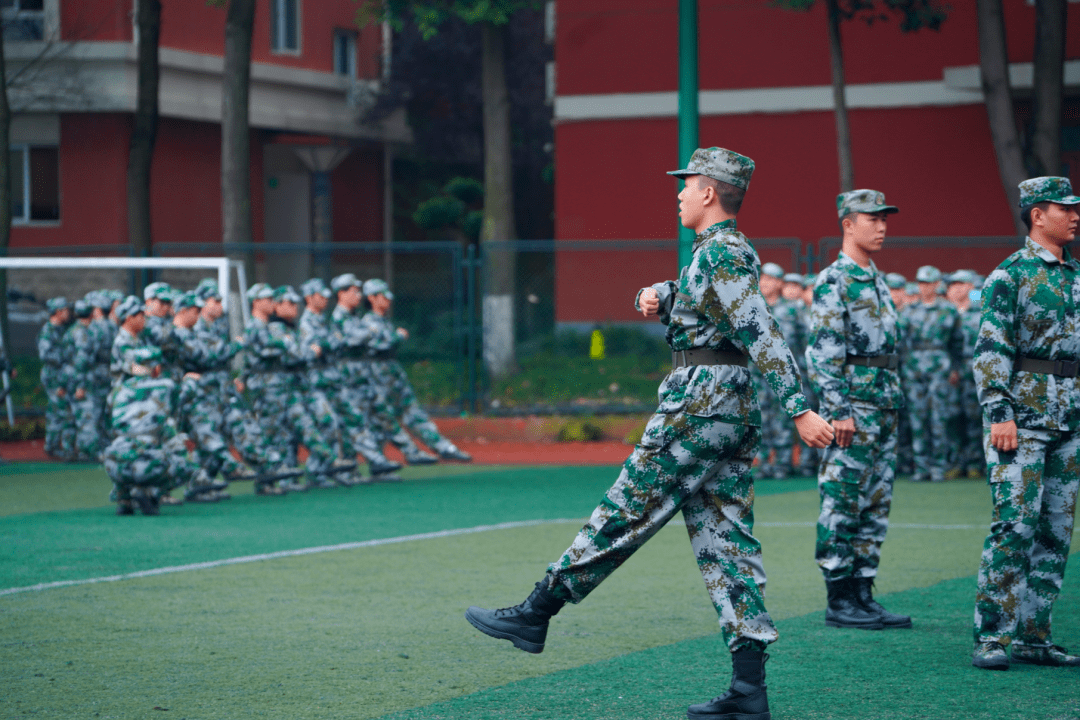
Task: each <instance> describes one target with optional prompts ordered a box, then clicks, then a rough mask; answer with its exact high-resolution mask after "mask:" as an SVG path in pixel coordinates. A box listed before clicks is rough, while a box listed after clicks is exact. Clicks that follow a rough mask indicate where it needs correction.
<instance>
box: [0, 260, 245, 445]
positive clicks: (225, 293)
mask: <svg viewBox="0 0 1080 720" xmlns="http://www.w3.org/2000/svg"><path fill="white" fill-rule="evenodd" d="M0 268H3V269H5V270H87V269H90V268H93V269H100V270H213V271H216V272H217V281H218V289H219V290H220V291H221V304H222V306H223V307H224V310H225V313H226V315H227V316H232V315H233V313H231V312H230V305H231V297H230V296H231V293H230V292H229V289H230V279H231V277H232V273H233V272H235V273H236V288H237V291H238V292H239V294H240V302H239V303H237V304H238V305H239V310H240V313H239V317H240V318H241V319H242V321H243V322H244V323H247V321H248V307H247V304H246V303H245V302H244V301H243V297H244V293H245V292H247V273H246V272H245V270H244V263H243V262H241V261H239V260H230V259H229V258H225V257H177V258H158V257H143V258H107V257H106V258H97V257H19V258H13V257H0ZM230 271H231V272H230ZM0 352H3V353H4V354H5V355H6V354H7V348H5V347H4V346H3V337H2V335H0ZM10 387H11V378H10V376H9V374H8V372H7V371H5V372H4V373H3V388H4V390H5V391H8V395H7V398H6V399H5V402H6V404H7V416H8V422H9V423H10V424H12V425H14V424H15V408H14V405H13V404H12V400H11V393H10Z"/></svg>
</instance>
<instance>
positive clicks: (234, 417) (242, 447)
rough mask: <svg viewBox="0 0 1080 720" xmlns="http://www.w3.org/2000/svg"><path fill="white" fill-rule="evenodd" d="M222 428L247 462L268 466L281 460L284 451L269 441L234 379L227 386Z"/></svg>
mask: <svg viewBox="0 0 1080 720" xmlns="http://www.w3.org/2000/svg"><path fill="white" fill-rule="evenodd" d="M222 432H223V433H224V435H225V438H226V439H227V440H228V441H229V442H230V443H231V444H232V446H233V447H234V448H236V450H237V451H238V452H239V453H240V457H241V458H243V459H244V462H246V463H247V464H248V465H251V466H252V467H255V468H265V467H277V466H278V465H280V464H281V463H282V457H283V453H281V452H280V451H279V450H278V449H277V448H272V447H270V446H269V445H268V444H267V442H266V437H265V436H264V435H263V433H262V429H261V428H260V426H259V421H258V418H256V417H255V413H254V412H253V411H252V410H251V409H250V408H249V407H248V406H247V403H245V402H244V398H243V397H242V396H241V395H240V393H239V392H237V391H236V388H235V387H233V386H232V385H231V383H230V385H229V386H228V387H226V388H225V396H224V417H223V418H222Z"/></svg>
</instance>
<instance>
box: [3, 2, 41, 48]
mask: <svg viewBox="0 0 1080 720" xmlns="http://www.w3.org/2000/svg"><path fill="white" fill-rule="evenodd" d="M0 10H2V13H0V16H2V17H3V21H4V40H12V41H15V42H19V41H26V40H43V39H45V1H44V0H0Z"/></svg>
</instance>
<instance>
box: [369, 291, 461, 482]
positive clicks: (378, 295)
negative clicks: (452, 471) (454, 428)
mask: <svg viewBox="0 0 1080 720" xmlns="http://www.w3.org/2000/svg"><path fill="white" fill-rule="evenodd" d="M363 292H364V298H365V300H366V301H367V305H368V306H369V307H370V308H371V309H370V311H369V312H368V313H367V314H366V315H364V317H363V320H362V322H363V324H364V325H365V327H366V328H367V330H368V336H367V337H368V340H367V348H368V358H369V361H368V371H369V376H368V377H369V378H370V379H371V383H372V387H373V388H374V390H375V395H376V401H375V404H374V406H373V407H374V410H375V413H376V415H377V416H378V418H379V420H380V421H381V424H382V425H383V426H384V428H385V430H386V436H387V439H388V440H389V441H390V442H391V443H393V444H394V445H395V446H396V447H397V448H398V449H400V450H401V451H402V454H404V455H405V460H406V462H408V463H410V464H419V465H426V464H429V463H432V462H435V458H434V457H432V456H431V455H429V454H428V453H426V452H424V451H422V450H420V448H418V447H417V446H416V443H415V442H413V440H412V438H411V437H409V433H407V432H405V430H404V429H403V428H402V425H404V426H405V427H407V428H408V429H409V430H410V431H412V432H413V433H414V434H415V435H416V436H417V437H419V438H420V440H421V441H423V443H424V444H425V445H427V446H428V447H429V448H431V449H432V450H434V451H435V452H437V453H438V454H439V457H441V458H443V459H444V460H458V461H461V462H471V461H472V456H471V455H469V454H468V453H466V452H463V451H461V450H459V449H458V447H457V446H456V445H454V443H452V442H450V440H448V439H447V438H445V437H443V436H442V435H441V434H440V433H439V429H438V428H437V427H436V426H435V423H433V422H432V421H431V418H429V417H428V415H427V413H425V412H424V410H423V408H421V407H420V401H419V400H417V399H416V393H415V392H414V391H413V389H412V384H411V383H410V382H409V377H408V376H407V375H406V374H405V368H403V367H401V363H399V362H398V361H397V346H398V344H399V343H401V341H403V340H406V339H408V337H409V334H408V332H407V331H406V330H405V329H403V328H396V329H395V328H394V326H393V324H392V323H391V322H390V318H388V317H387V314H388V313H389V312H390V305H391V303H393V301H394V294H393V293H392V292H390V287H389V286H388V285H387V284H386V282H385V281H383V280H378V279H375V280H368V281H366V282H365V283H364V287H363ZM399 420H400V422H399Z"/></svg>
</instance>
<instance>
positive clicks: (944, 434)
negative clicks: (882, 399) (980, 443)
mask: <svg viewBox="0 0 1080 720" xmlns="http://www.w3.org/2000/svg"><path fill="white" fill-rule="evenodd" d="M915 280H916V281H918V283H919V300H918V301H916V302H913V303H911V304H910V305H908V306H907V307H906V308H904V312H903V314H902V315H901V318H902V334H903V336H904V354H905V357H904V366H903V370H902V374H903V377H904V387H905V390H906V392H907V399H908V406H909V413H910V418H911V449H912V456H913V458H914V464H915V474H914V475H913V476H912V480H914V481H916V482H926V481H930V482H942V481H944V480H945V471H946V464H947V460H948V457H949V448H950V442H949V437H948V419H949V415H950V412H951V411H950V409H949V400H950V397H951V396H952V391H951V388H950V385H951V386H954V387H955V386H957V385H959V383H960V370H959V368H960V364H961V362H962V355H963V334H962V331H961V329H960V314H959V313H958V312H957V310H956V308H955V307H953V306H952V305H951V304H950V303H948V302H947V301H945V300H944V299H943V298H940V297H938V286H939V285H940V284H941V271H940V270H938V269H937V268H936V267H933V266H932V265H924V266H922V267H921V268H919V270H918V272H917V273H916V274H915Z"/></svg>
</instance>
